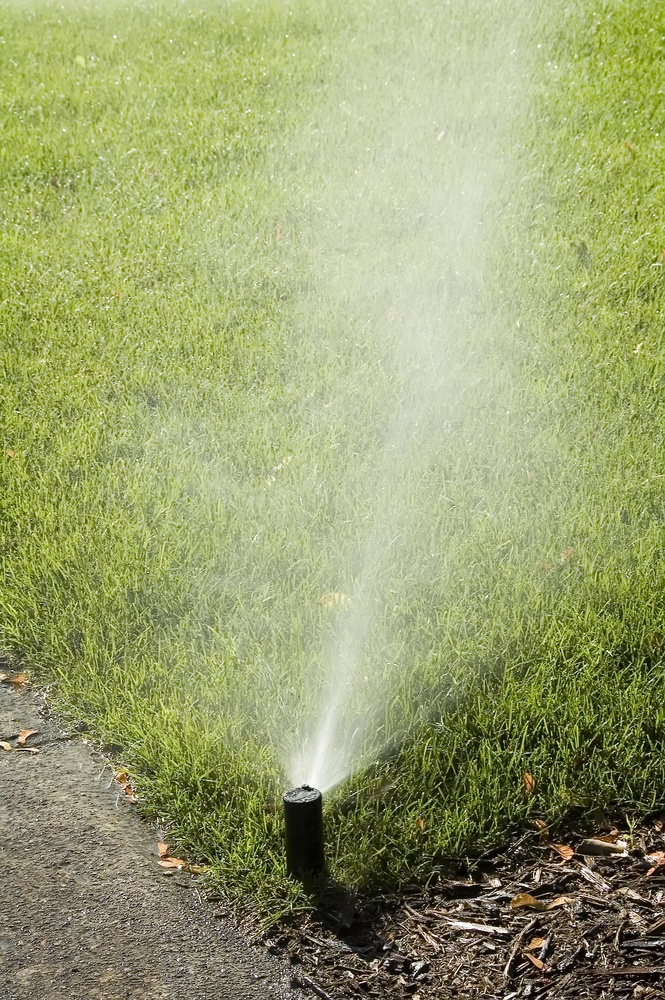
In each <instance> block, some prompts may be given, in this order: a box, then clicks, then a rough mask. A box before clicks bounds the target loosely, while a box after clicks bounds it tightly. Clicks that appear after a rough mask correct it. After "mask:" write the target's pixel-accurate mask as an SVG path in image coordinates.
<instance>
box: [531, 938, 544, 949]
mask: <svg viewBox="0 0 665 1000" xmlns="http://www.w3.org/2000/svg"><path fill="white" fill-rule="evenodd" d="M544 944H545V938H541V937H535V938H532V939H531V941H529V943H528V945H527V946H526V950H527V951H540V949H541V948H542V947H543V945H544Z"/></svg>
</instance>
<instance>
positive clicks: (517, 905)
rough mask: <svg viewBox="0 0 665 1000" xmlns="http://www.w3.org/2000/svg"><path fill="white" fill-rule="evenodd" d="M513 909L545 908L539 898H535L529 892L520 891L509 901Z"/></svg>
mask: <svg viewBox="0 0 665 1000" xmlns="http://www.w3.org/2000/svg"><path fill="white" fill-rule="evenodd" d="M510 905H511V907H512V908H513V910H546V909H547V907H546V906H545V904H544V903H543V901H542V900H541V899H536V897H535V896H532V895H531V893H529V892H520V893H518V894H517V896H515V897H514V898H513V899H511V901H510Z"/></svg>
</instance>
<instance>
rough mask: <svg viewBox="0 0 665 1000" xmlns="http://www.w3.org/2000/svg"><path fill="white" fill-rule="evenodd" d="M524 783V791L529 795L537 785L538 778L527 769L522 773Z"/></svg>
mask: <svg viewBox="0 0 665 1000" xmlns="http://www.w3.org/2000/svg"><path fill="white" fill-rule="evenodd" d="M522 783H523V785H524V791H525V793H526V794H527V795H531V793H532V792H533V790H534V788H535V787H536V779H535V778H534V776H533V775H532V774H529V772H528V771H525V772H524V774H523V775H522Z"/></svg>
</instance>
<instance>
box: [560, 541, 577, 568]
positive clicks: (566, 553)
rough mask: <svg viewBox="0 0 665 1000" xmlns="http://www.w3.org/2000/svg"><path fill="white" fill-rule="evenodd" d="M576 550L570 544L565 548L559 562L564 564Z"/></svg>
mask: <svg viewBox="0 0 665 1000" xmlns="http://www.w3.org/2000/svg"><path fill="white" fill-rule="evenodd" d="M574 552H575V549H574V548H573V546H572V545H569V546H568V548H567V549H564V550H563V552H562V553H561V555H560V556H559V562H560V563H561V565H562V566H563V564H564V563H566V562H568V560H569V559H570V557H571V556H572V555H573V553H574Z"/></svg>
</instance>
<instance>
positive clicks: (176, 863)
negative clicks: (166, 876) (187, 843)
mask: <svg viewBox="0 0 665 1000" xmlns="http://www.w3.org/2000/svg"><path fill="white" fill-rule="evenodd" d="M157 864H158V865H160V866H161V867H162V868H165V869H166V870H167V871H173V870H174V869H177V871H181V872H188V873H189V874H190V875H201V874H203V872H205V871H207V870H208V869H207V867H206V865H190V864H189V862H188V861H185V860H183V858H162V859H161V860H160V861H158V862H157Z"/></svg>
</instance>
